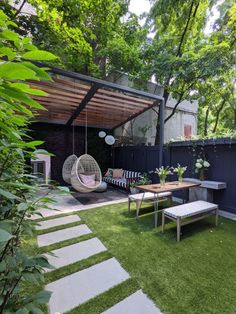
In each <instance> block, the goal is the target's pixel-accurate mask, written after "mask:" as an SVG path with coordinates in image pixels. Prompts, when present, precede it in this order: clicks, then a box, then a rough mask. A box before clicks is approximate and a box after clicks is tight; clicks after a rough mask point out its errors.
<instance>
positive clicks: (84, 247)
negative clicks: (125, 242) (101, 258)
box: [45, 238, 107, 272]
mask: <svg viewBox="0 0 236 314" xmlns="http://www.w3.org/2000/svg"><path fill="white" fill-rule="evenodd" d="M106 250H107V249H106V247H105V246H104V245H103V244H102V242H101V241H100V240H99V239H98V238H92V239H89V240H86V241H82V242H79V243H76V244H72V245H69V246H66V247H63V248H61V249H58V250H54V251H52V253H53V254H55V256H51V255H49V254H45V256H46V257H47V258H48V261H49V263H50V264H51V265H52V266H54V267H55V268H60V267H63V266H66V265H70V264H73V263H75V262H78V261H81V260H83V259H86V258H88V257H90V256H92V255H95V254H98V253H101V252H104V251H106ZM52 270H53V269H48V268H47V269H45V271H46V272H49V271H52Z"/></svg>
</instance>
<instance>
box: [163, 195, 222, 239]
mask: <svg viewBox="0 0 236 314" xmlns="http://www.w3.org/2000/svg"><path fill="white" fill-rule="evenodd" d="M211 214H215V224H216V226H217V224H218V205H216V204H213V203H209V202H205V201H196V202H191V203H186V204H183V205H178V206H174V207H170V208H166V209H164V210H163V211H162V232H164V229H165V218H169V219H171V220H174V221H176V223H177V241H180V233H181V227H182V226H184V225H187V224H189V223H192V222H195V221H198V220H200V219H203V218H205V217H207V216H209V215H211ZM184 219H187V220H186V221H185V222H182V221H183V220H184Z"/></svg>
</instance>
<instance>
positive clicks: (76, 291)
mask: <svg viewBox="0 0 236 314" xmlns="http://www.w3.org/2000/svg"><path fill="white" fill-rule="evenodd" d="M128 278H129V274H128V273H127V272H126V271H125V270H124V269H123V268H122V267H121V266H120V264H119V262H118V261H117V260H116V259H115V258H111V259H108V260H106V261H104V262H101V263H99V264H96V265H94V266H91V267H89V268H86V269H84V270H81V271H79V272H77V273H73V274H71V275H69V276H66V277H64V278H61V279H59V280H57V281H54V282H52V283H50V284H48V285H47V286H46V290H48V291H51V292H52V296H51V298H50V301H49V309H50V313H55V312H59V313H65V312H66V311H69V310H71V309H73V308H74V307H76V306H79V305H80V304H82V303H84V302H86V301H88V300H89V299H91V298H93V297H95V296H97V295H98V294H101V293H103V292H105V291H107V290H108V289H110V288H112V287H114V286H115V285H118V284H120V283H121V282H123V281H125V280H126V279H128Z"/></svg>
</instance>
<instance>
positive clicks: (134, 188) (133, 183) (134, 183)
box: [129, 181, 140, 194]
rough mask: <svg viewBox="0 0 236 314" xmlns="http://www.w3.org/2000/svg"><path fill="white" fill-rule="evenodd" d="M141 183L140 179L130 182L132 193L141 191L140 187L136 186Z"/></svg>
mask: <svg viewBox="0 0 236 314" xmlns="http://www.w3.org/2000/svg"><path fill="white" fill-rule="evenodd" d="M138 185H140V184H139V181H133V182H131V183H130V185H129V188H130V193H131V194H137V193H139V189H137V188H136V186H138Z"/></svg>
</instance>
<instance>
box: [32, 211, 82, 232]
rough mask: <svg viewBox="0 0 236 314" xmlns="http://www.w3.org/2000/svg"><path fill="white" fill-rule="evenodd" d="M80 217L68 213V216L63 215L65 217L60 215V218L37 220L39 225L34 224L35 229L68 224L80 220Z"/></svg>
mask: <svg viewBox="0 0 236 314" xmlns="http://www.w3.org/2000/svg"><path fill="white" fill-rule="evenodd" d="M80 220H81V219H80V218H79V216H77V215H70V216H65V217H60V218H55V219H50V220H45V221H41V222H39V224H40V225H39V226H36V230H45V229H49V228H52V227H57V226H61V225H66V224H70V223H72V222H77V221H80Z"/></svg>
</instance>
